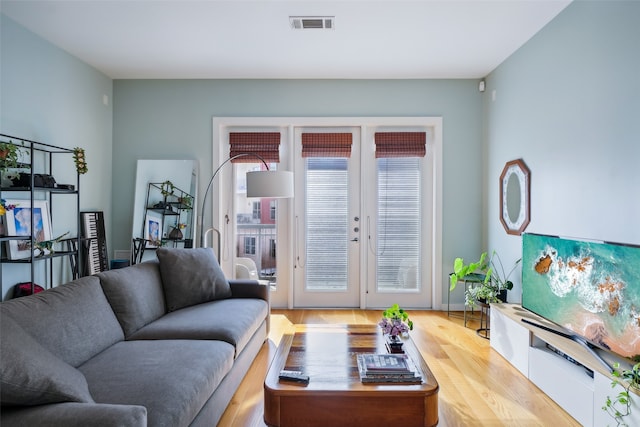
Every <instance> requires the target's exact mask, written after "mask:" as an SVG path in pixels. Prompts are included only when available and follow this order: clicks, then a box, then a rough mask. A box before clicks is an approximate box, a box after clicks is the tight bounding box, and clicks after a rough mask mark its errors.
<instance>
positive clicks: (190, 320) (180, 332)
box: [129, 298, 269, 356]
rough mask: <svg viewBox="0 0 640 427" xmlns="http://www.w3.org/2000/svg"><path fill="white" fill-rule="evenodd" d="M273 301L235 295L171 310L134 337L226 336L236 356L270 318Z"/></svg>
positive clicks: (137, 338)
mask: <svg viewBox="0 0 640 427" xmlns="http://www.w3.org/2000/svg"><path fill="white" fill-rule="evenodd" d="M268 313H269V305H268V304H267V302H266V301H264V300H261V299H251V298H231V299H225V300H220V301H212V302H207V303H204V304H198V305H194V306H191V307H186V308H183V309H181V310H178V311H174V312H171V313H168V314H167V315H165V316H163V317H161V318H160V319H158V320H156V321H155V322H152V323H150V324H148V325H147V326H145V327H144V328H142V329H140V330H138V332H136V333H135V334H133V335H131V337H129V339H131V340H159V339H194V340H222V341H225V342H228V343H229V344H231V345H233V346H234V347H235V350H236V356H237V355H238V354H240V352H242V350H243V349H244V347H245V346H246V345H247V343H248V342H249V340H250V339H251V337H252V336H253V334H254V333H255V332H256V331H257V330H258V328H259V327H260V325H261V324H262V322H264V320H265V319H266V318H267V315H268Z"/></svg>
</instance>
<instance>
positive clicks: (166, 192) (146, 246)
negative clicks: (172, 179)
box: [132, 182, 194, 264]
mask: <svg viewBox="0 0 640 427" xmlns="http://www.w3.org/2000/svg"><path fill="white" fill-rule="evenodd" d="M193 201H194V199H193V195H191V194H189V193H187V192H186V191H184V190H181V189H180V188H178V187H176V186H174V185H173V184H171V185H169V184H167V182H151V183H149V184H148V188H147V197H146V199H145V210H144V218H143V219H142V230H141V234H140V237H139V238H136V239H133V257H132V263H133V264H136V263H138V262H141V261H142V257H143V255H144V252H145V251H146V250H154V249H156V247H158V246H171V247H186V248H189V247H193V239H192V238H191V236H192V234H193V233H192V227H193ZM150 212H151V213H154V214H156V215H157V217H158V218H159V220H160V222H161V224H162V225H161V227H160V230H159V235H158V238H157V240H155V241H154V240H152V239H150V238H149V236H148V233H146V227H147V226H148V215H149V213H150ZM179 223H182V224H185V225H186V227H185V228H184V229H183V230H181V232H182V235H183V236H182V237H181V238H176V237H172V236H171V230H172V229H173V228H174V226H175V225H176V224H179Z"/></svg>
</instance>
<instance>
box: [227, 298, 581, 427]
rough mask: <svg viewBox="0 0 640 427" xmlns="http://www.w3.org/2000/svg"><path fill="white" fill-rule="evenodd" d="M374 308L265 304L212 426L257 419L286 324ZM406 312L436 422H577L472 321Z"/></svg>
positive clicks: (451, 425) (361, 314) (342, 319)
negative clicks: (256, 348)
mask: <svg viewBox="0 0 640 427" xmlns="http://www.w3.org/2000/svg"><path fill="white" fill-rule="evenodd" d="M452 314H453V313H452ZM380 315H381V311H380V310H277V309H274V310H272V316H271V332H270V334H269V340H268V341H267V342H266V343H265V345H264V346H263V348H262V350H261V351H260V353H259V354H258V356H257V358H256V360H255V361H254V363H253V365H252V366H251V368H250V370H249V372H248V373H247V376H246V377H245V379H244V381H243V382H242V384H241V385H240V387H239V388H238V391H237V392H236V394H235V395H234V396H233V399H232V401H231V403H230V404H229V406H228V408H227V410H226V412H225V413H224V415H223V417H222V419H221V420H220V423H219V424H218V426H221V427H228V426H234V427H254V426H257V427H264V426H265V424H264V421H263V420H262V415H263V409H264V393H263V381H264V377H265V375H266V372H267V369H268V367H269V364H270V362H271V359H272V358H273V356H274V354H275V350H276V348H277V347H278V344H279V342H280V339H281V338H282V335H283V333H284V332H285V331H286V330H287V328H288V327H289V326H291V325H292V324H299V323H307V324H314V323H350V324H372V323H377V322H378V321H379V318H380ZM410 317H411V320H413V322H414V330H413V331H412V332H411V337H412V339H413V341H414V342H415V343H416V345H417V346H418V348H419V349H420V351H421V353H422V356H423V357H424V359H425V361H426V362H427V364H428V365H429V367H430V368H431V371H432V372H433V374H434V375H435V377H436V379H437V380H438V383H439V385H440V391H439V394H438V399H439V415H440V424H439V426H445V427H455V426H492V427H493V426H518V427H524V426H527V427H528V426H553V427H560V426H562V427H571V426H580V424H579V423H578V422H576V421H575V420H574V419H573V418H571V417H570V416H569V415H568V414H567V413H566V412H564V411H563V410H562V409H561V408H560V407H559V406H558V405H556V404H555V403H554V402H553V401H552V400H551V399H550V398H548V397H547V396H546V395H545V394H544V393H542V392H541V391H540V390H539V389H538V388H537V387H536V386H534V385H533V384H532V383H530V382H529V380H527V379H526V378H525V377H524V376H522V374H520V372H519V371H518V370H516V369H515V368H514V367H512V366H511V365H510V364H509V363H508V362H506V361H505V360H504V359H503V358H502V356H500V355H499V354H498V353H497V352H495V351H494V350H491V348H490V347H489V340H486V339H483V338H480V337H478V336H477V335H476V331H475V328H477V327H478V325H477V322H475V323H474V322H468V323H467V325H468V327H467V328H465V327H464V326H463V321H462V319H461V318H460V317H454V316H450V317H448V316H447V313H446V312H439V311H417V310H412V311H410ZM345 425H346V424H345ZM300 427H304V426H300ZM327 427H333V426H327ZM336 427H341V426H336ZM372 427H376V426H372Z"/></svg>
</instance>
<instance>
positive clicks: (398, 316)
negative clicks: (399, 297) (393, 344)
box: [378, 304, 413, 337]
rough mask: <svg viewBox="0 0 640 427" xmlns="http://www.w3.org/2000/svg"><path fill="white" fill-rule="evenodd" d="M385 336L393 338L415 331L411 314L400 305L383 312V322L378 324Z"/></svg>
mask: <svg viewBox="0 0 640 427" xmlns="http://www.w3.org/2000/svg"><path fill="white" fill-rule="evenodd" d="M378 325H379V326H380V327H381V328H382V333H383V334H388V335H389V336H392V337H397V336H398V335H402V334H406V333H408V332H409V331H411V330H413V322H412V321H411V320H410V319H409V314H408V313H407V312H406V311H404V310H403V309H402V308H400V306H399V305H398V304H394V305H392V306H391V307H389V308H388V309H386V310H385V311H383V312H382V320H380V322H379V323H378Z"/></svg>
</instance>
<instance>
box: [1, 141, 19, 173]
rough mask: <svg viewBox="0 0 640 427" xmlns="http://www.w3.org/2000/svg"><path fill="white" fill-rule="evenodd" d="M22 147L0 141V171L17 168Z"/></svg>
mask: <svg viewBox="0 0 640 427" xmlns="http://www.w3.org/2000/svg"><path fill="white" fill-rule="evenodd" d="M21 152H22V147H20V146H19V145H16V144H13V143H11V142H0V172H4V171H5V170H7V169H9V168H17V167H18V160H19V159H20V153H21Z"/></svg>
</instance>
